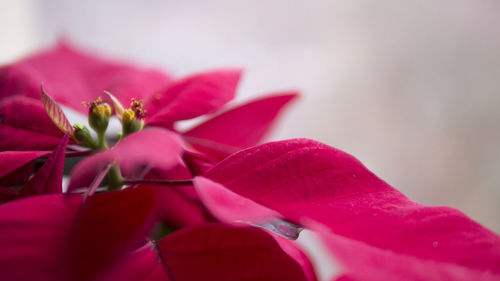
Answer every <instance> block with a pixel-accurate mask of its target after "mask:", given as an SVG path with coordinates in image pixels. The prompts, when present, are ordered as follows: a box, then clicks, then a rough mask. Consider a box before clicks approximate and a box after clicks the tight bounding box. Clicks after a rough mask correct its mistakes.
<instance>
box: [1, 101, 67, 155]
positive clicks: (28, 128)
mask: <svg viewBox="0 0 500 281" xmlns="http://www.w3.org/2000/svg"><path fill="white" fill-rule="evenodd" d="M0 120H1V122H0V147H1V150H52V149H53V148H54V147H55V146H56V145H57V144H58V143H59V140H60V138H61V137H62V136H63V133H62V132H61V131H60V130H59V129H58V128H57V127H56V126H55V125H54V123H53V122H52V121H51V120H50V118H49V117H48V116H47V113H46V112H45V109H44V108H43V105H42V104H41V102H40V101H38V100H35V99H32V98H28V97H23V96H13V97H8V98H3V99H2V100H1V101H0Z"/></svg>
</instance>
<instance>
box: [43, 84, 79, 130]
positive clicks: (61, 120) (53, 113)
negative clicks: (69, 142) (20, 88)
mask: <svg viewBox="0 0 500 281" xmlns="http://www.w3.org/2000/svg"><path fill="white" fill-rule="evenodd" d="M40 91H41V95H42V103H43V106H44V107H45V111H46V112H47V115H48V116H49V117H50V119H51V120H52V122H54V124H55V125H56V126H57V128H59V130H61V131H62V132H63V133H66V132H69V134H70V137H71V138H72V139H74V136H73V126H71V123H70V122H69V121H68V118H66V115H65V114H64V112H63V110H62V109H61V107H60V106H59V105H58V104H57V103H56V102H55V101H54V99H52V98H51V97H50V96H49V95H48V94H47V93H46V92H45V89H44V88H43V85H42V86H40Z"/></svg>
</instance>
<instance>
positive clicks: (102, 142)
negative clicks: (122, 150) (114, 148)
mask: <svg viewBox="0 0 500 281" xmlns="http://www.w3.org/2000/svg"><path fill="white" fill-rule="evenodd" d="M107 148H108V145H107V144H106V131H104V132H97V150H103V149H107Z"/></svg>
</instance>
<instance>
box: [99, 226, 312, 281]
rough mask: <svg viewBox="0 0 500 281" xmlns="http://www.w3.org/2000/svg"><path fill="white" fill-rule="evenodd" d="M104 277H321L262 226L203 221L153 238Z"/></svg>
mask: <svg viewBox="0 0 500 281" xmlns="http://www.w3.org/2000/svg"><path fill="white" fill-rule="evenodd" d="M309 267H310V264H309ZM102 280H126V281H139V280H141V281H142V280H151V281H168V280H175V281H190V280H206V281H212V280H213V281H233V280H234V281H235V280H248V281H257V280H275V281H280V280H283V281H284V280H286V281H289V280H297V281H299V280H304V281H305V280H309V281H314V280H315V279H314V278H313V279H308V277H307V276H306V273H305V272H304V270H303V268H302V267H301V266H300V265H299V264H298V263H297V262H296V261H295V260H294V259H292V258H291V257H290V256H289V255H287V254H286V253H285V252H283V251H282V249H281V248H280V246H279V244H278V243H277V242H276V241H275V240H274V239H273V238H272V237H271V236H270V235H268V234H267V233H265V232H264V231H262V230H259V229H255V228H237V227H230V226H227V225H223V224H204V225H203V224H202V225H198V226H195V227H191V228H185V229H182V230H180V231H178V232H176V233H174V234H171V235H169V236H167V237H165V238H163V239H162V240H160V241H158V242H153V243H152V246H151V248H150V247H146V248H143V249H142V250H140V251H139V252H137V253H135V254H134V255H132V256H131V257H130V258H129V260H128V262H126V263H124V264H122V265H120V266H119V267H118V268H117V269H116V270H115V271H114V272H113V273H111V274H110V275H109V276H106V278H103V279H102Z"/></svg>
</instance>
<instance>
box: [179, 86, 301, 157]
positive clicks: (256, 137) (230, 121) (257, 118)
mask: <svg viewBox="0 0 500 281" xmlns="http://www.w3.org/2000/svg"><path fill="white" fill-rule="evenodd" d="M296 97H297V93H295V92H290V93H282V94H277V95H273V96H269V97H264V98H259V99H257V100H254V101H251V102H248V103H246V104H243V105H240V106H237V107H235V108H232V109H230V110H228V111H226V112H224V113H221V114H219V115H217V116H215V117H213V118H211V119H209V120H207V121H205V122H203V123H202V124H200V125H198V126H196V127H194V128H192V129H190V130H189V131H187V132H185V133H183V136H184V138H185V139H186V141H187V142H188V143H190V144H191V145H193V146H194V147H195V148H196V149H198V150H200V151H202V152H205V153H209V154H212V155H215V156H218V157H219V158H224V157H226V156H228V155H229V154H231V153H234V152H236V151H238V150H241V149H243V148H247V147H250V146H253V145H256V144H258V143H259V142H260V141H261V140H262V139H263V138H264V137H265V136H266V135H267V133H268V132H269V131H270V129H271V127H272V125H273V124H274V121H275V120H276V117H277V116H278V115H279V113H280V112H281V111H282V109H283V108H284V107H285V106H286V105H287V104H288V103H290V102H291V101H292V100H294V99H295V98H296Z"/></svg>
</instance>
